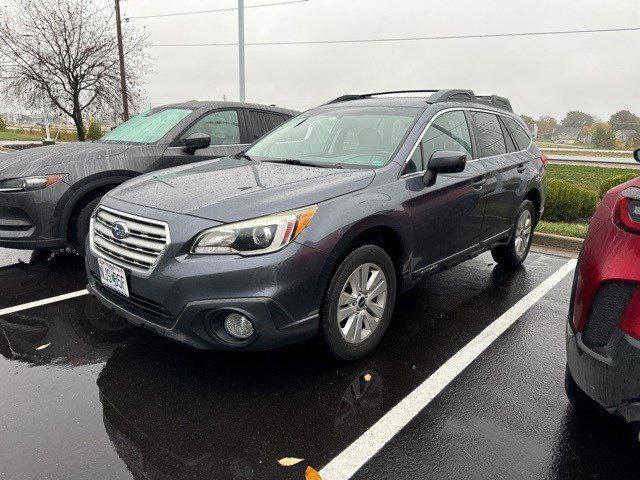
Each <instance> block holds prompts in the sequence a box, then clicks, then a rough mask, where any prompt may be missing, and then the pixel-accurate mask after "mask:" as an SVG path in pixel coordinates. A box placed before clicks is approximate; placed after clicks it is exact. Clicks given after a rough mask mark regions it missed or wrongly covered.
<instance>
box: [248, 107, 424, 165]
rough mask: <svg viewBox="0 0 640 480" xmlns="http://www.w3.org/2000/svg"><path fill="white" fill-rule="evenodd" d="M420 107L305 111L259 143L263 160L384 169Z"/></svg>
mask: <svg viewBox="0 0 640 480" xmlns="http://www.w3.org/2000/svg"><path fill="white" fill-rule="evenodd" d="M421 111H422V110H421V109H419V108H407V107H403V108H397V107H382V106H381V107H376V106H373V107H348V108H336V109H327V110H320V111H316V112H315V113H314V112H311V113H309V114H302V115H300V116H298V117H295V118H293V119H292V120H289V121H288V122H286V123H284V124H283V125H281V126H280V127H278V128H277V129H275V130H274V131H273V132H271V133H270V134H268V135H267V136H265V137H263V138H262V139H261V140H259V141H258V142H257V143H256V144H255V145H253V146H252V147H251V148H250V149H249V150H247V152H246V153H247V154H248V155H250V156H251V157H253V158H257V159H260V160H262V161H288V162H291V161H292V160H293V161H298V163H300V162H305V163H309V164H318V165H321V166H331V165H340V166H354V167H355V166H364V167H382V166H384V165H386V164H387V163H389V161H390V160H391V157H392V156H393V154H394V153H395V151H396V150H397V148H398V146H399V145H400V142H401V141H402V139H403V138H404V137H405V135H406V134H407V132H408V131H409V129H410V128H411V126H412V125H413V123H414V122H415V121H416V119H417V117H418V116H419V115H420V113H421Z"/></svg>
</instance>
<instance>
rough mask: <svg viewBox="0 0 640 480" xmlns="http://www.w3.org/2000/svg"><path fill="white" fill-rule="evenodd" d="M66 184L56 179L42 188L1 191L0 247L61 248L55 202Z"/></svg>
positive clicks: (61, 194)
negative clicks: (23, 190)
mask: <svg viewBox="0 0 640 480" xmlns="http://www.w3.org/2000/svg"><path fill="white" fill-rule="evenodd" d="M68 188H69V186H68V185H67V184H66V183H64V182H58V183H56V184H54V185H51V186H50V187H47V188H45V189H42V190H34V191H30V192H5V193H0V247H7V248H18V249H36V248H63V247H65V246H66V243H67V241H66V238H61V236H60V231H59V228H60V216H59V215H56V211H55V210H56V205H57V204H58V202H59V200H60V199H61V198H62V196H63V194H64V193H65V191H66V190H67V189H68Z"/></svg>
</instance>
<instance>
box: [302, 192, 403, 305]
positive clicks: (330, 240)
mask: <svg viewBox="0 0 640 480" xmlns="http://www.w3.org/2000/svg"><path fill="white" fill-rule="evenodd" d="M408 216H409V214H408V213H407V212H405V211H404V210H398V209H396V208H394V206H393V204H392V201H391V198H390V197H389V196H388V195H386V194H384V193H379V192H360V193H357V194H354V195H348V196H346V197H338V198H334V199H332V200H329V201H327V202H323V203H322V204H320V205H319V206H318V211H317V212H316V215H315V217H314V219H313V221H312V222H311V224H310V225H309V227H308V228H307V229H306V230H305V231H304V232H303V234H302V235H301V236H300V237H299V238H298V239H297V241H298V242H300V243H302V244H304V245H306V246H308V247H311V248H314V249H316V250H320V251H322V252H324V253H326V254H327V255H326V257H325V264H324V266H323V268H322V273H321V275H320V278H319V279H318V288H319V289H320V290H321V291H322V292H324V290H325V288H326V286H327V283H328V282H329V279H330V277H331V274H332V272H333V271H334V270H335V268H336V266H337V264H338V262H339V261H340V260H341V259H342V257H343V256H344V253H345V252H346V251H348V249H349V247H350V245H352V244H353V242H354V240H356V239H357V238H358V237H359V236H361V235H363V234H365V233H366V232H367V231H370V230H372V229H381V228H382V229H387V230H390V231H392V232H393V233H394V234H395V235H396V236H397V237H398V238H399V239H400V242H401V245H400V248H401V251H402V252H403V254H402V261H401V265H402V268H401V270H402V274H403V276H404V275H405V274H406V272H407V271H408V265H409V261H408V259H409V257H410V252H409V251H408V246H409V245H410V242H409V238H410V235H411V222H410V219H409V218H408Z"/></svg>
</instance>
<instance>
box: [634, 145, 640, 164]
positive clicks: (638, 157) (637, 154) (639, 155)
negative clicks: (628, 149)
mask: <svg viewBox="0 0 640 480" xmlns="http://www.w3.org/2000/svg"><path fill="white" fill-rule="evenodd" d="M633 158H635V159H636V162H640V148H639V149H637V150H634V151H633Z"/></svg>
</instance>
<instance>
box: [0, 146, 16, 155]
mask: <svg viewBox="0 0 640 480" xmlns="http://www.w3.org/2000/svg"><path fill="white" fill-rule="evenodd" d="M12 151H13V150H11V149H10V148H5V147H2V146H0V153H11V152H12Z"/></svg>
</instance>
